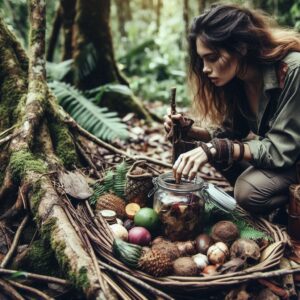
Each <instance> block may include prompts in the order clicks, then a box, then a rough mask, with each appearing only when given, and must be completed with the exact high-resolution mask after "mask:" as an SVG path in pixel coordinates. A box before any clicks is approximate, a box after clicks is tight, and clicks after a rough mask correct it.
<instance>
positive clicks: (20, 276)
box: [8, 271, 27, 280]
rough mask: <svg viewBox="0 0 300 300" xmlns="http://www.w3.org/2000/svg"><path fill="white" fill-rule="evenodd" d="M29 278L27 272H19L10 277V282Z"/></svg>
mask: <svg viewBox="0 0 300 300" xmlns="http://www.w3.org/2000/svg"><path fill="white" fill-rule="evenodd" d="M20 278H27V272H22V271H17V272H15V273H13V274H11V275H9V276H8V280H12V279H20Z"/></svg>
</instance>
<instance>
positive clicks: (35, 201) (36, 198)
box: [30, 181, 45, 216]
mask: <svg viewBox="0 0 300 300" xmlns="http://www.w3.org/2000/svg"><path fill="white" fill-rule="evenodd" d="M44 194H45V191H44V190H43V189H42V188H41V183H40V182H39V181H38V182H36V183H35V184H34V186H33V190H32V196H31V198H30V204H31V210H32V213H33V215H35V216H37V211H38V208H39V205H40V201H41V198H42V197H43V196H44Z"/></svg>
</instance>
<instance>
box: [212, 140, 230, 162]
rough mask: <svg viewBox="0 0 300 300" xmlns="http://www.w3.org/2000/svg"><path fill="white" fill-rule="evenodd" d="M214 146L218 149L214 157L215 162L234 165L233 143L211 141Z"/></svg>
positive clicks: (228, 141)
mask: <svg viewBox="0 0 300 300" xmlns="http://www.w3.org/2000/svg"><path fill="white" fill-rule="evenodd" d="M211 143H212V145H213V146H214V148H215V149H216V155H215V156H214V162H218V163H224V162H225V163H227V164H229V165H231V164H232V163H233V146H234V144H233V142H232V141H231V140H229V139H218V138H214V139H212V140H211Z"/></svg>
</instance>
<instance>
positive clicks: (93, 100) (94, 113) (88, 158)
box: [0, 0, 300, 299]
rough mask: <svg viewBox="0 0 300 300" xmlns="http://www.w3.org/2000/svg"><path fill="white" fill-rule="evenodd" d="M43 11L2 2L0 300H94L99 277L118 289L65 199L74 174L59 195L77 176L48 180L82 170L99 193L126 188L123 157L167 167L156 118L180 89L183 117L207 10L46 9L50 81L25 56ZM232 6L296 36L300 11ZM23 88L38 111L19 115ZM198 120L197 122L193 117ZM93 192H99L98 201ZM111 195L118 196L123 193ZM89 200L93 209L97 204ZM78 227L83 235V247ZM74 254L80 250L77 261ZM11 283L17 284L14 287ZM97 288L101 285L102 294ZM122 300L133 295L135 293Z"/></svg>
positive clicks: (200, 4) (170, 4)
mask: <svg viewBox="0 0 300 300" xmlns="http://www.w3.org/2000/svg"><path fill="white" fill-rule="evenodd" d="M43 3H44V1H35V0H31V1H26V0H0V20H1V24H0V25H1V26H0V37H1V39H0V54H1V57H0V147H1V148H0V149H1V153H0V200H1V201H2V202H1V203H2V206H1V209H0V213H1V215H0V222H1V226H0V227H1V232H0V254H1V255H0V258H1V259H0V261H1V265H0V274H1V278H0V287H1V289H0V299H40V298H41V299H51V298H50V297H52V298H55V299H86V297H89V298H90V299H93V297H94V296H95V294H96V292H97V293H99V285H98V281H99V278H100V277H101V278H102V279H103V278H106V281H107V282H109V284H110V285H111V286H114V288H115V289H116V290H117V285H118V284H119V285H122V284H124V279H120V278H119V277H118V276H117V275H115V277H114V280H115V281H114V282H111V281H109V280H110V277H107V274H108V273H105V272H106V271H105V272H104V271H103V274H104V275H103V274H102V273H101V272H102V271H101V272H100V268H99V266H95V264H94V263H95V253H94V250H95V252H96V254H97V251H98V250H99V249H100V250H103V249H101V246H99V245H100V244H101V243H104V242H107V241H106V240H105V239H104V240H102V239H103V234H102V233H101V232H99V231H97V230H98V229H97V228H94V227H89V226H92V225H91V224H90V223H91V222H90V219H89V218H92V217H93V215H92V212H91V211H90V210H89V208H90V206H89V204H87V203H85V204H84V205H81V204H78V205H77V203H76V205H74V206H73V205H71V204H70V203H71V201H69V198H68V196H67V195H66V194H68V195H69V194H71V196H70V195H69V197H70V198H72V197H73V198H75V199H80V197H83V199H86V198H85V196H82V195H81V194H80V192H83V191H84V189H85V185H84V184H83V183H82V182H81V181H80V180H81V177H80V176H81V175H79V174H78V173H76V175H74V174H73V175H74V177H75V178H76V180H77V181H76V180H75V181H76V184H77V185H78V186H77V189H76V188H75V187H74V186H72V188H71V191H66V190H65V189H63V188H62V184H61V182H62V181H64V182H66V180H67V181H68V180H69V181H71V182H72V180H74V177H73V179H70V177H68V176H67V175H66V174H67V173H63V172H62V173H60V175H57V174H58V173H59V172H58V170H60V171H61V170H72V171H74V170H78V169H80V171H81V172H82V173H84V175H85V176H86V178H89V180H90V181H89V182H88V183H89V185H90V186H95V184H97V182H98V183H99V182H100V183H102V186H103V183H104V186H105V184H108V183H107V182H110V183H111V182H112V181H113V180H114V179H116V178H115V177H114V176H115V175H116V172H117V175H118V176H123V177H122V178H123V179H124V174H125V173H126V171H127V170H128V168H127V167H125V165H124V161H123V159H124V157H125V158H127V159H129V160H131V162H132V161H136V160H138V159H142V158H145V157H147V159H148V161H149V162H153V163H155V164H157V165H160V166H161V167H170V159H171V146H170V143H169V141H167V139H166V137H165V134H164V130H163V124H162V122H163V121H162V117H163V116H164V115H165V114H166V113H167V112H168V110H169V107H170V103H169V92H170V88H171V87H176V89H177V96H176V102H177V107H178V111H182V112H186V113H191V111H190V105H191V94H190V93H189V87H188V84H187V69H186V68H187V44H186V35H187V32H188V28H189V24H190V22H191V20H192V18H193V17H194V16H196V15H198V14H199V13H201V12H202V11H203V10H204V9H205V8H206V7H208V6H210V5H211V4H212V1H208V0H207V1H205V0H202V1H194V0H172V1H167V0H114V1H109V0H101V1H97V0H89V1H87V0H77V1H76V0H61V1H58V0H52V1H46V24H45V34H46V36H45V45H44V46H45V49H44V50H45V53H46V54H45V55H46V61H47V62H46V70H47V78H43V77H42V76H41V77H39V76H40V74H39V72H38V70H39V68H43V64H41V60H43V53H40V54H37V56H36V57H34V56H33V55H32V54H29V53H30V51H29V50H30V49H32V48H33V45H34V43H33V42H34V36H33V34H32V31H34V30H36V35H37V37H38V39H39V42H40V41H41V40H42V34H43V29H41V28H39V26H37V25H36V24H35V26H36V27H34V26H32V24H30V21H29V20H30V18H29V13H30V11H31V12H32V11H34V7H35V6H36V7H39V6H43ZM227 3H228V1H227ZM232 3H239V4H243V5H247V6H250V7H254V8H261V9H263V10H265V11H267V12H268V13H269V14H270V15H272V16H273V17H274V18H275V19H276V20H277V21H278V23H279V24H280V25H283V26H288V27H294V28H296V29H297V30H298V29H299V30H300V1H290V0H272V1H270V0H267V1H257V0H256V1H255V0H253V1H232ZM28 8H30V9H28ZM39 13H40V12H39ZM36 14H38V13H36ZM33 15H34V13H33ZM37 24H38V23H37ZM30 26H31V27H32V28H33V29H34V30H33V29H32V28H31V29H30ZM30 30H31V34H30ZM11 33H12V35H11ZM13 36H16V40H15V39H14V37H13ZM19 43H20V45H19ZM21 48H23V49H25V52H23V50H21ZM12 53H13V54H12ZM27 55H28V56H29V61H31V66H33V68H32V67H30V64H29V75H28V74H27V69H28V58H27ZM39 55H40V56H39ZM39 59H40V60H39ZM30 68H31V69H30ZM10 76H11V77H10ZM44 79H45V82H44ZM27 80H28V81H29V87H28V91H29V92H28V94H30V93H31V96H32V94H34V95H35V97H36V101H37V102H39V101H40V102H41V103H42V102H43V101H44V104H43V105H42V106H39V105H37V106H36V107H30V109H28V107H29V106H25V105H24V96H27V100H28V95H27V86H26V82H27ZM34 80H35V81H34ZM31 82H32V83H33V85H32V86H30V83H31ZM34 82H36V83H34ZM39 83H40V85H39ZM25 86H26V87H25ZM41 86H42V89H41ZM48 87H49V90H48ZM39 89H40V90H39ZM43 89H44V90H43ZM41 90H43V91H44V92H43V93H40V91H41ZM45 90H46V92H45ZM45 95H47V96H45ZM39 97H40V98H41V99H42V100H40V98H39ZM22 99H23V100H22ZM49 103H50V104H49ZM57 104H59V105H61V106H62V107H63V109H64V110H65V111H66V112H67V113H68V114H69V115H67V116H65V115H64V113H63V111H61V110H60V108H59V106H57ZM24 115H25V117H26V116H31V117H32V115H34V116H35V117H33V119H34V122H33V123H30V126H29V130H28V124H27V123H26V122H24V123H22V122H23V121H22V120H23V117H24ZM195 117H196V118H198V119H199V120H198V121H199V122H200V121H201V116H195ZM25 119H26V118H25ZM29 119H30V118H29ZM20 124H23V125H24V126H23V127H22V126H21V125H20ZM25 125H26V126H25ZM19 128H21V131H22V132H23V133H24V135H23V134H20V131H18V130H19ZM70 133H71V134H70ZM24 136H25V137H24ZM42 162H46V163H47V166H48V167H47V168H46V167H45V165H44V164H43V163H42ZM122 163H123V164H122ZM125 163H126V162H125ZM116 166H117V167H116ZM126 168H127V169H126ZM107 170H110V173H109V172H108V173H107ZM114 172H115V173H114ZM124 172H125V173H124ZM202 172H203V174H202V175H203V177H204V178H205V176H207V178H209V177H210V178H214V180H215V183H217V184H218V185H219V186H220V187H222V188H224V189H225V190H228V191H230V189H231V187H230V186H229V185H228V183H226V182H223V181H222V179H221V178H220V176H219V175H216V174H215V173H214V171H213V170H211V169H210V168H206V169H205V168H204V169H203V170H202ZM45 174H46V176H45ZM101 180H102V181H101ZM106 181H107V182H106ZM73 183H74V182H73ZM97 188H98V190H97ZM101 188H102V187H101V184H100V185H98V186H97V185H96V191H97V192H98V193H99V192H101ZM115 188H116V192H117V191H118V188H119V189H120V188H123V186H121V187H118V186H117V187H115ZM107 189H109V188H107ZM87 193H88V192H87ZM79 194H80V195H81V196H79ZM57 195H58V196H57ZM98 195H99V194H98ZM93 196H94V198H93ZM93 196H92V197H90V202H91V205H92V204H94V203H95V197H96V196H97V193H96V194H95V192H94V194H93ZM78 197H79V198H78ZM27 198H28V199H27ZM27 200H28V201H29V204H28V205H27V204H26V202H27ZM73 200H74V199H72V201H73ZM59 201H62V203H61V202H59ZM93 201H94V203H92V202H93ZM57 203H60V204H57ZM72 203H73V204H74V202H72ZM62 204H63V206H64V208H63V209H61V210H60V208H59V207H61V206H62ZM85 205H86V206H85ZM29 207H30V209H29ZM49 207H51V209H48V208H49ZM53 207H55V209H53ZM52 210H53V211H54V212H53V211H52ZM28 211H30V213H28V214H27V212H28ZM65 215H67V217H65ZM21 217H23V219H22V218H21ZM70 220H72V221H70ZM96 225H97V224H96ZM68 226H69V227H68ZM81 227H84V228H88V229H89V231H88V230H87V232H89V234H90V235H89V236H88V237H87V236H85V233H83V232H81V230H80V229H81ZM37 228H38V229H37ZM65 228H69V229H68V230H69V231H68V230H66V229H65ZM64 230H65V231H64ZM72 230H73V231H72ZM80 239H82V240H81V243H82V244H84V247H82V249H81V248H80V247H79V246H78V245H79V244H80V242H79V240H80ZM82 241H84V242H82ZM98 241H99V245H98V246H99V249H98V248H97V243H98ZM93 243H95V244H96V246H95V245H94V244H93ZM91 244H92V246H91ZM74 245H77V246H78V249H79V248H80V249H79V250H78V249H76V251H77V252H76V251H75V250H74ZM77 246H76V247H77ZM49 249H52V250H53V251H52V250H51V251H46V250H49ZM100 250H99V252H101V251H100ZM72 251H73V252H72ZM75 252H76V253H75ZM74 253H75V254H76V255H75V254H74ZM85 257H88V259H86V261H84V259H85ZM49 261H50V262H51V268H50V266H49ZM6 267H9V269H6ZM108 267H109V266H106V268H108ZM10 269H16V270H18V272H17V273H16V272H14V271H12V270H10ZM102 269H105V267H104V265H101V270H102ZM25 271H26V273H25ZM27 272H32V273H34V274H35V273H37V274H44V275H49V276H52V277H43V276H41V275H39V276H36V275H34V274H31V275H30V274H29V273H27ZM105 276H106V277H105ZM55 278H56V279H55ZM59 278H66V279H67V280H68V281H66V280H64V279H59ZM15 279H22V280H23V281H22V284H23V285H22V284H21V283H20V282H17V281H15ZM69 280H70V281H71V283H72V287H71V288H70V285H69V284H70V281H69ZM122 280H123V281H122ZM100 283H101V280H100ZM100 285H101V284H100ZM30 286H32V287H33V286H34V289H33V290H30V288H28V287H30ZM74 286H76V288H77V289H76V288H74ZM106 288H107V286H106V285H105V284H103V282H102V285H101V289H102V290H103V291H104V290H105V289H106ZM101 289H100V290H101ZM39 290H42V291H43V293H42V292H39ZM19 291H22V293H21V294H22V295H21V294H20V293H19ZM132 291H133V292H132ZM23 292H24V295H23ZM126 292H127V293H128V294H129V295H130V293H134V292H135V296H137V295H138V294H137V293H138V291H137V290H135V289H134V288H132V290H130V289H129V291H126ZM152 292H153V291H152ZM119 293H120V294H121V295H122V291H119ZM155 293H156V294H155ZM46 294H47V295H48V296H47V295H46ZM120 294H119V296H120ZM154 294H155V295H156V296H157V298H158V299H159V297H160V296H161V297H164V296H165V295H164V294H159V291H155V292H154ZM49 295H50V296H49ZM102 296H103V295H102ZM99 297H100V299H102V298H101V293H100V296H99ZM207 297H208V295H206V296H204V298H203V299H208V298H207ZM211 297H212V299H218V298H214V297H215V296H214V295H212V296H211ZM112 299H113V298H112ZM132 299H134V298H132ZM199 299H200V298H199Z"/></svg>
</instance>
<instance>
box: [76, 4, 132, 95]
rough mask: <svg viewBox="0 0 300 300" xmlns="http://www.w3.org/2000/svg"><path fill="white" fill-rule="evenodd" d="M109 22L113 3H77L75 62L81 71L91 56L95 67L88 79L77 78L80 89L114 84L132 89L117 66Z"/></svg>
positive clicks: (86, 77)
mask: <svg viewBox="0 0 300 300" xmlns="http://www.w3.org/2000/svg"><path fill="white" fill-rule="evenodd" d="M109 18H110V0H104V1H98V0H90V1H85V0H78V1H77V5H76V18H75V22H76V23H75V26H76V30H75V38H74V46H75V49H74V50H75V51H74V53H73V58H74V59H75V64H76V65H77V68H78V70H80V68H83V66H82V61H84V60H85V58H86V57H87V55H90V57H91V59H92V60H93V64H94V66H92V68H91V70H90V74H87V76H81V75H80V73H79V72H78V73H77V74H76V85H77V86H78V87H79V88H80V89H83V90H85V89H92V88H95V87H97V86H100V85H104V84H107V83H111V82H118V83H121V84H126V85H128V83H127V81H126V80H125V78H124V77H123V76H122V75H121V74H120V72H119V70H118V68H117V65H116V61H115V57H114V51H113V44H112V36H111V31H110V25H109Z"/></svg>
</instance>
